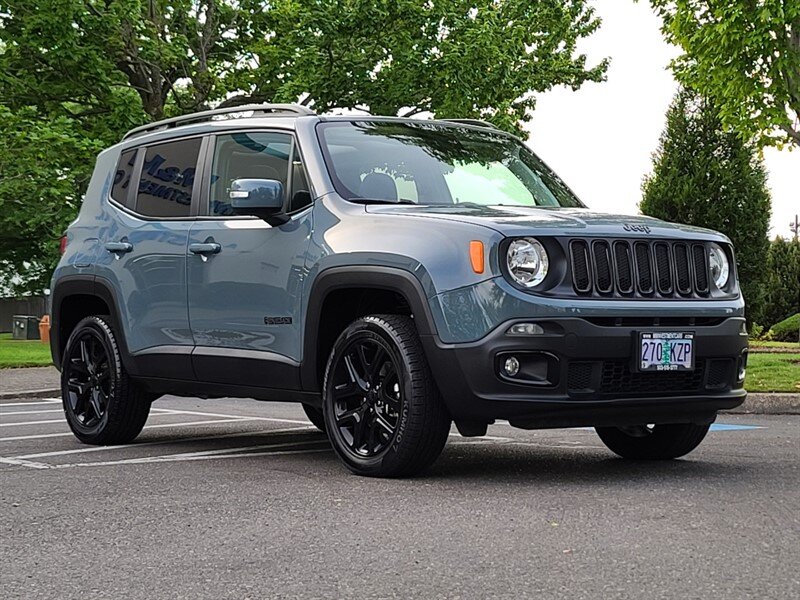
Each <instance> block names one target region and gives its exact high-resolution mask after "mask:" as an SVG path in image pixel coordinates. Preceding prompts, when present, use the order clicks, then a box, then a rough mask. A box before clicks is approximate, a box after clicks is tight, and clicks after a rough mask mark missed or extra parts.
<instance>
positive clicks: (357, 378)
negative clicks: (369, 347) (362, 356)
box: [344, 355, 367, 390]
mask: <svg viewBox="0 0 800 600" xmlns="http://www.w3.org/2000/svg"><path fill="white" fill-rule="evenodd" d="M344 364H345V366H346V367H347V374H348V375H349V376H350V381H351V382H352V383H354V384H355V385H357V386H358V387H359V388H360V389H361V390H366V389H367V382H366V381H364V379H363V378H362V377H361V375H359V374H358V371H357V370H356V367H355V365H354V364H353V357H352V356H350V355H347V356H345V357H344Z"/></svg>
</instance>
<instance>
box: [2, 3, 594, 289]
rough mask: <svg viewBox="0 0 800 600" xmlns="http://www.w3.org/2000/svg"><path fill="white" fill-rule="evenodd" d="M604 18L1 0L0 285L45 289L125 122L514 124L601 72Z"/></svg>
mask: <svg viewBox="0 0 800 600" xmlns="http://www.w3.org/2000/svg"><path fill="white" fill-rule="evenodd" d="M599 24H600V22H599V19H597V18H596V17H595V16H594V11H593V9H592V8H590V7H589V6H587V3H586V0H543V1H541V2H530V1H529V0H474V1H466V0H436V1H435V2H432V1H430V0H275V1H274V2H269V3H264V2H263V1H262V0H0V106H2V107H3V114H2V115H0V117H1V118H2V119H3V121H4V123H2V124H0V127H1V128H2V132H1V133H2V135H0V180H3V179H8V181H0V239H2V240H6V241H7V242H9V243H3V245H0V278H2V274H3V272H4V271H5V272H6V273H13V274H15V276H16V278H15V279H14V282H15V286H16V288H17V290H18V291H25V290H28V291H37V290H41V288H43V287H45V286H46V280H47V273H48V271H49V270H50V268H52V265H53V264H54V262H55V260H56V259H57V252H56V249H57V239H58V237H60V235H61V232H62V231H63V228H64V227H65V226H66V224H67V223H68V222H69V221H70V220H71V219H72V218H74V216H75V213H76V210H77V206H78V204H79V199H80V197H81V195H82V194H83V191H84V190H85V187H86V184H87V182H88V177H89V175H90V172H91V167H92V156H93V155H94V153H96V151H97V150H98V149H100V148H104V147H107V146H109V145H111V144H113V143H115V142H116V141H118V140H119V139H120V136H121V135H122V134H123V133H124V131H126V130H127V129H130V128H131V127H133V126H135V125H139V124H142V123H144V122H147V121H151V120H156V119H160V118H162V117H164V116H173V115H178V114H184V113H188V112H193V111H196V110H201V109H205V108H208V107H210V106H214V105H220V104H222V105H233V106H235V105H238V104H243V103H246V102H270V101H277V102H296V101H298V100H300V101H302V102H303V103H305V104H308V105H312V106H314V107H315V108H316V109H317V110H318V111H319V112H324V111H326V110H329V109H333V108H364V109H368V110H371V111H372V112H374V113H379V114H403V115H413V114H418V113H420V112H430V113H433V114H434V115H436V116H439V117H480V118H485V119H488V120H490V121H492V122H494V123H495V124H497V125H498V126H500V127H502V128H504V129H506V130H510V131H521V128H522V124H523V123H524V122H526V121H527V120H529V119H530V113H531V111H532V110H533V108H534V107H535V93H536V92H543V91H546V90H548V89H550V88H551V87H553V86H555V85H567V86H570V87H572V88H573V89H577V88H578V87H579V86H580V85H581V84H582V83H583V82H585V81H601V80H602V79H603V76H604V73H605V70H606V67H607V61H605V60H604V61H601V62H600V63H599V64H597V65H596V66H593V67H587V65H586V57H585V55H583V54H579V53H577V52H576V50H575V48H576V44H577V42H578V40H580V39H582V38H584V37H586V36H588V35H590V34H591V33H592V32H594V31H595V30H596V29H597V27H598V26H599ZM29 132H30V133H31V134H35V135H36V136H38V137H37V139H38V141H39V143H41V144H45V143H46V144H47V146H48V147H47V148H44V147H42V146H39V147H33V146H32V145H27V144H26V143H25V137H26V136H27V135H28V134H29ZM28 173H30V177H27V181H26V174H28ZM11 212H13V213H14V214H9V213H11ZM12 240H13V243H12V242H11V241H12ZM20 277H21V278H20ZM6 283H8V277H6ZM0 288H2V285H0Z"/></svg>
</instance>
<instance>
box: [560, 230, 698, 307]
mask: <svg viewBox="0 0 800 600" xmlns="http://www.w3.org/2000/svg"><path fill="white" fill-rule="evenodd" d="M569 252H570V262H569V264H570V267H571V271H572V273H571V274H572V286H573V289H574V290H575V292H577V293H578V294H579V295H581V296H591V295H598V296H605V297H609V296H622V297H630V296H634V295H636V296H655V297H665V298H703V297H707V296H708V295H709V275H708V258H707V256H708V252H707V249H706V246H705V244H702V243H689V242H682V241H667V240H658V241H649V240H647V241H644V240H638V241H629V240H605V239H596V240H583V239H578V240H571V241H570V243H569Z"/></svg>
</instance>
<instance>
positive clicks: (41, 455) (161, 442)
mask: <svg viewBox="0 0 800 600" xmlns="http://www.w3.org/2000/svg"><path fill="white" fill-rule="evenodd" d="M311 429H316V427H314V426H313V425H308V426H306V427H290V428H286V429H259V430H257V431H236V432H234V433H223V434H222V435H204V436H202V437H192V436H184V437H180V438H171V439H168V440H158V441H154V442H141V443H138V444H122V445H119V446H91V447H89V448H75V449H72V450H56V451H53V452H38V453H36V454H23V455H20V456H9V457H7V458H17V459H29V458H47V457H50V456H63V455H66V454H84V453H86V452H111V451H114V450H122V449H126V448H142V447H145V446H161V445H165V444H177V443H180V442H203V441H210V440H224V439H228V438H237V437H246V436H250V435H252V436H259V435H264V434H266V433H270V434H273V433H292V432H297V431H308V430H311Z"/></svg>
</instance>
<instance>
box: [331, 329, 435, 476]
mask: <svg viewBox="0 0 800 600" xmlns="http://www.w3.org/2000/svg"><path fill="white" fill-rule="evenodd" d="M323 392H324V395H323V404H322V408H323V415H324V417H325V425H326V429H327V433H328V437H329V439H330V440H331V444H332V446H333V448H334V450H335V451H336V453H337V454H338V455H339V458H340V459H341V460H342V462H343V463H344V464H345V465H346V466H347V467H348V468H349V469H350V470H351V471H353V472H354V473H356V474H358V475H366V476H371V477H398V476H406V475H414V474H417V473H419V472H421V471H422V470H424V469H425V468H427V467H428V466H430V465H431V464H432V463H433V462H434V461H435V460H436V458H437V457H438V456H439V454H440V453H441V451H442V448H443V447H444V445H445V443H446V442H447V436H448V433H449V431H450V415H449V413H448V411H447V409H446V407H445V405H444V402H443V401H442V398H441V395H440V394H439V390H438V388H437V387H436V384H435V383H434V381H433V376H432V374H431V371H430V368H429V366H428V363H427V360H426V359H425V354H424V352H423V350H422V344H421V342H420V339H419V335H418V334H417V329H416V326H415V325H414V321H413V319H412V318H411V317H409V316H406V315H370V316H367V317H362V318H360V319H357V320H356V321H354V322H353V323H352V324H351V325H350V326H349V327H347V329H345V331H344V332H342V334H341V335H340V336H339V339H338V340H337V341H336V343H335V344H334V346H333V349H332V351H331V354H330V358H329V360H328V365H327V368H326V370H325V380H324V384H323Z"/></svg>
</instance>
